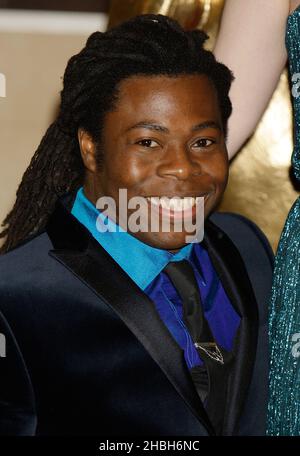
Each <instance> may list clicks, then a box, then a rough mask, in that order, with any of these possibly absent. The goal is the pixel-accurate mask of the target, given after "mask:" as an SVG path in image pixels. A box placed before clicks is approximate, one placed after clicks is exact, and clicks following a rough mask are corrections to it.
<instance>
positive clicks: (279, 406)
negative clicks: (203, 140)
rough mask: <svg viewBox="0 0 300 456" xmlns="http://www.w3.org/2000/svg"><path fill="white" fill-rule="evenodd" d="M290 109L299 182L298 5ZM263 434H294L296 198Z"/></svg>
mask: <svg viewBox="0 0 300 456" xmlns="http://www.w3.org/2000/svg"><path fill="white" fill-rule="evenodd" d="M286 46H287V51H288V57H289V67H290V77H291V87H292V96H293V107H294V128H295V135H294V136H295V149H294V152H293V156H292V165H293V171H294V174H295V176H296V178H297V180H298V181H299V182H300V6H299V7H298V8H297V9H296V10H295V11H294V12H293V13H292V14H290V16H289V18H288V22H287V32H286ZM270 350H271V374H270V401H269V411H268V430H267V433H268V435H294V436H296V435H300V198H298V199H297V201H296V202H295V203H294V205H293V207H292V209H291V210H290V213H289V215H288V218H287V221H286V224H285V227H284V229H283V232H282V235H281V238H280V243H279V247H278V251H277V255H276V261H275V271H274V279H273V287H272V297H271V309H270Z"/></svg>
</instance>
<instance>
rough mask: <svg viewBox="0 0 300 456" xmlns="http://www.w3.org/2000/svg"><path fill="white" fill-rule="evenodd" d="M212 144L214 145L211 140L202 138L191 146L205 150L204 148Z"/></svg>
mask: <svg viewBox="0 0 300 456" xmlns="http://www.w3.org/2000/svg"><path fill="white" fill-rule="evenodd" d="M212 144H215V141H213V140H212V139H207V138H203V139H198V141H196V142H195V143H194V144H193V146H196V147H200V148H205V147H209V146H211V145H212Z"/></svg>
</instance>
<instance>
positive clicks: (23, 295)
mask: <svg viewBox="0 0 300 456" xmlns="http://www.w3.org/2000/svg"><path fill="white" fill-rule="evenodd" d="M204 243H205V245H206V248H207V249H208V252H209V255H210V257H211V259H212V261H213V263H214V265H215V268H216V269H217V271H218V273H219V275H220V278H221V281H222V283H223V286H224V288H225V290H226V292H227V293H228V295H229V297H230V299H231V302H232V304H233V305H234V307H235V309H236V310H237V312H238V313H239V314H240V316H241V324H240V328H239V331H238V335H237V337H236V342H235V352H236V364H235V369H234V371H233V372H232V375H231V377H230V384H229V390H228V397H227V403H226V423H227V425H226V429H225V431H224V434H226V435H262V434H264V430H265V419H266V403H267V376H268V343H267V300H268V295H269V291H270V287H271V275H272V253H271V250H270V247H269V245H268V243H267V241H266V239H265V238H264V236H263V235H262V233H261V232H260V231H259V230H258V229H257V228H256V227H255V226H254V225H253V224H252V223H251V222H249V221H247V220H246V219H244V218H242V217H240V216H237V215H233V214H215V215H214V216H213V217H211V219H210V220H209V221H207V222H206V227H205V240H204ZM141 267H142V265H141ZM0 333H2V334H4V335H5V337H6V357H2V358H0V382H1V384H0V434H2V435H75V434H77V435H91V434H94V435H95V434H97V435H100V434H101V435H151V434H152V435H169V436H170V435H181V436H191V435H193V436H202V435H213V434H214V430H213V428H212V425H211V423H210V421H209V419H208V416H207V414H206V412H205V409H204V407H203V404H202V403H201V400H200V398H199V397H198V395H197V392H196V390H195V387H194V385H193V383H192V380H191V377H190V374H189V372H188V369H187V367H186V364H185V361H184V357H183V351H182V350H181V348H180V347H179V346H178V345H177V343H176V342H175V341H174V339H173V338H172V336H171V335H170V333H169V332H168V330H167V329H166V327H165V325H164V324H163V322H162V321H161V320H160V318H159V316H158V314H157V312H156V310H155V306H154V304H153V303H152V301H151V300H150V299H149V298H148V297H147V296H146V295H145V294H144V293H143V292H142V291H141V290H140V289H139V288H138V287H137V286H136V285H135V283H134V282H133V281H132V280H131V279H130V278H129V277H128V276H127V274H126V273H125V272H124V271H123V270H122V269H121V268H120V267H119V266H118V264H117V263H116V262H115V261H113V260H112V258H111V257H110V256H109V255H108V254H107V253H106V252H105V250H104V249H103V248H102V247H101V246H100V245H99V244H98V243H97V242H96V241H95V240H94V239H93V238H92V237H91V236H90V234H89V232H88V231H87V230H86V229H85V228H84V227H83V226H82V225H81V224H80V223H79V222H78V221H77V220H76V219H75V218H74V217H73V216H72V215H71V214H70V212H69V211H68V210H67V209H66V208H65V207H64V206H63V205H62V204H61V203H59V204H58V206H57V208H56V210H55V212H54V214H53V215H52V217H51V219H50V221H49V224H48V226H47V230H46V231H45V232H43V233H41V234H39V235H38V236H36V237H34V238H33V239H31V240H29V241H27V242H26V243H24V244H23V245H21V246H19V247H18V248H16V249H15V250H13V251H11V252H10V253H8V254H6V255H4V256H2V257H0Z"/></svg>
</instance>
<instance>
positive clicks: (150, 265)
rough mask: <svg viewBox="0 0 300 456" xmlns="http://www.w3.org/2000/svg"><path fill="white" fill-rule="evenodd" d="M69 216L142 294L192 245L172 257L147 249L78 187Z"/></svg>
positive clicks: (183, 257) (165, 251)
mask: <svg viewBox="0 0 300 456" xmlns="http://www.w3.org/2000/svg"><path fill="white" fill-rule="evenodd" d="M72 214H73V215H74V217H76V218H77V219H78V220H79V222H80V223H82V224H83V225H84V226H85V227H86V228H87V229H88V230H89V231H90V233H91V234H92V236H93V237H94V238H95V239H96V240H97V241H98V242H99V244H101V246H102V247H103V248H104V249H105V250H106V251H107V253H109V255H110V256H111V257H112V258H113V259H114V260H115V261H116V262H117V263H118V264H119V266H120V267H121V268H122V269H123V270H124V271H125V272H126V273H127V274H128V275H129V277H130V278H131V279H132V280H133V281H134V282H135V283H136V284H137V285H138V286H139V287H140V288H141V289H142V290H145V288H147V286H148V285H149V284H150V283H151V282H152V281H153V280H154V279H155V277H157V275H158V274H159V273H160V272H161V271H162V270H163V269H164V268H165V266H166V265H167V264H168V263H169V262H170V261H180V260H183V259H188V258H189V257H190V254H191V251H192V247H193V244H187V245H186V246H184V247H183V248H182V249H180V250H179V251H178V252H176V253H175V254H174V253H171V252H169V251H167V250H163V249H158V248H155V247H151V246H150V245H148V244H145V243H144V242H141V241H140V240H139V239H137V238H135V237H134V236H132V235H131V234H130V233H128V232H126V231H124V230H123V229H122V228H121V227H120V226H119V225H117V224H115V223H114V222H113V221H112V220H111V219H108V218H107V217H106V216H105V215H103V214H102V213H101V212H100V211H99V210H98V209H97V208H96V207H95V206H94V204H93V203H91V201H90V200H88V199H87V197H86V196H85V195H84V192H83V188H82V187H81V188H80V189H79V190H78V192H77V195H76V199H75V201H74V205H73V208H72ZM103 225H106V226H107V227H108V229H107V231H105V232H101V231H100V230H99V227H100V226H102V227H103Z"/></svg>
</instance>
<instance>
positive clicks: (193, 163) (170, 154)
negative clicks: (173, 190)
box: [157, 146, 202, 180]
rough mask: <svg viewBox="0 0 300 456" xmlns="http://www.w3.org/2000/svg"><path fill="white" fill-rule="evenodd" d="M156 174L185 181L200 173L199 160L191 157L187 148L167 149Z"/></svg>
mask: <svg viewBox="0 0 300 456" xmlns="http://www.w3.org/2000/svg"><path fill="white" fill-rule="evenodd" d="M157 173H158V175H159V176H160V177H173V178H174V179H178V180H187V179H189V178H190V177H191V176H196V175H200V174H201V173H202V169H201V164H200V162H199V160H197V159H196V158H195V157H192V155H191V152H190V151H189V150H188V148H187V147H183V146H181V147H175V146H174V147H168V149H167V150H166V152H165V154H164V157H163V159H162V160H161V162H160V164H159V166H158V169H157Z"/></svg>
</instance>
